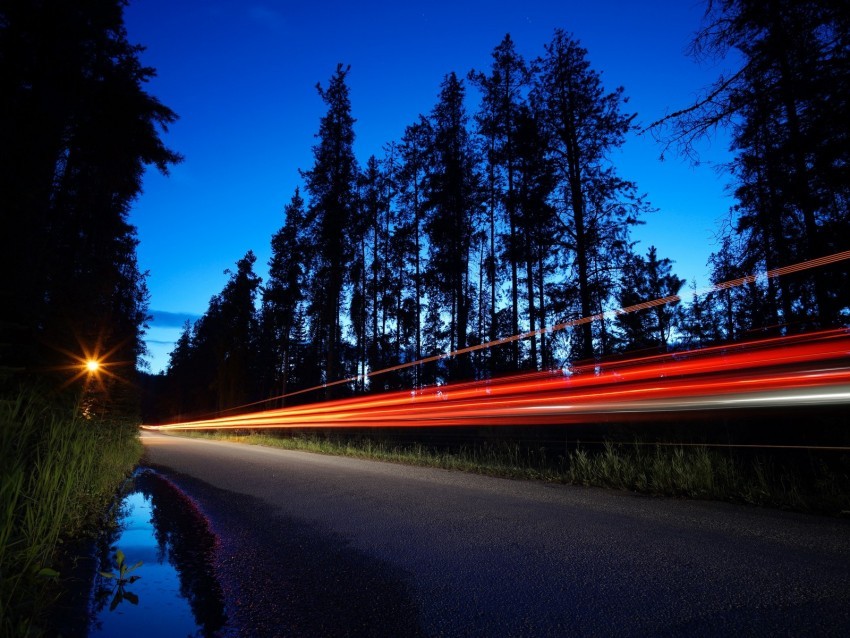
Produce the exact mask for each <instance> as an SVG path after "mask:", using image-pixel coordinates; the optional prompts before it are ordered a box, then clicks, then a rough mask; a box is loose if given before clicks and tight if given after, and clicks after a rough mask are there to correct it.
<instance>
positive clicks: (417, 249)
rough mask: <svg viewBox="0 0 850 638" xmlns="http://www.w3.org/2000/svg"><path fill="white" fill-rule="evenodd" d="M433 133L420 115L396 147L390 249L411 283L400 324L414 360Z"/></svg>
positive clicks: (419, 332) (418, 353) (419, 335)
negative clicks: (393, 228)
mask: <svg viewBox="0 0 850 638" xmlns="http://www.w3.org/2000/svg"><path fill="white" fill-rule="evenodd" d="M432 134H433V133H432V129H431V123H430V122H429V121H428V119H427V118H425V117H423V116H420V117H419V120H418V121H417V122H415V123H414V124H411V125H410V126H408V127H407V128H406V129H405V131H404V136H403V137H402V140H401V143H400V144H399V147H398V152H399V157H400V163H399V166H398V169H397V171H396V173H395V182H396V188H397V189H398V198H397V200H398V209H397V211H396V212H397V224H396V233H395V237H394V241H393V247H394V250H395V251H396V252H397V253H398V255H399V262H400V264H401V265H402V268H403V269H405V270H408V271H409V273H410V274H409V279H410V280H411V281H412V289H411V290H410V292H409V293H408V296H407V298H406V299H405V301H404V302H403V306H404V307H405V309H406V312H405V313H404V315H403V317H402V318H401V321H402V323H403V325H404V326H405V327H406V329H407V330H410V331H412V332H413V335H414V344H413V349H412V352H411V353H410V356H411V357H412V359H413V360H414V361H418V360H420V359H421V358H422V312H423V303H422V301H423V298H424V296H425V286H424V282H423V277H424V263H423V256H422V251H423V234H424V229H423V224H424V221H423V220H424V215H425V193H426V189H427V176H428V153H429V150H430V148H431V147H432V144H433V142H432ZM414 383H415V386H416V387H420V386H421V379H420V370H419V368H418V367H416V369H415V380H414Z"/></svg>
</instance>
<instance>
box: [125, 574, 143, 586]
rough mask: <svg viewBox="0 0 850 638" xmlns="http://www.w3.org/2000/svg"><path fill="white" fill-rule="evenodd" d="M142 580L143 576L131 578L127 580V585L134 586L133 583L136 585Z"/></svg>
mask: <svg viewBox="0 0 850 638" xmlns="http://www.w3.org/2000/svg"><path fill="white" fill-rule="evenodd" d="M140 578H141V576H130V578H128V579H127V583H128V584H130V585H132V584H133V583H135V582H136V581H137V580H139V579H140Z"/></svg>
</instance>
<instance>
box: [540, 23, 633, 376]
mask: <svg viewBox="0 0 850 638" xmlns="http://www.w3.org/2000/svg"><path fill="white" fill-rule="evenodd" d="M537 66H538V67H539V69H540V72H539V73H538V74H537V77H536V79H535V83H534V88H533V91H532V96H531V99H532V101H533V103H534V104H536V105H538V108H539V110H540V115H541V118H542V121H543V123H544V127H545V129H544V130H545V132H546V135H547V137H548V138H549V159H550V161H551V162H552V165H553V167H554V170H555V178H556V186H555V190H556V194H555V195H554V197H553V202H554V204H555V208H556V211H557V215H558V216H557V220H558V223H559V230H560V235H559V236H560V238H561V245H562V246H563V248H564V249H565V251H566V256H567V259H566V262H565V263H564V264H563V267H565V268H566V269H567V270H568V272H569V273H570V276H571V277H572V282H570V283H568V284H567V285H566V286H565V290H564V293H565V294H564V295H563V297H562V300H563V304H564V307H563V308H562V311H563V312H566V313H568V314H570V315H572V316H573V317H590V316H592V315H595V314H597V313H599V312H600V311H601V310H602V309H603V306H604V304H605V302H606V301H607V300H608V298H609V297H610V296H611V294H612V293H613V282H614V279H613V278H611V277H608V276H607V275H608V273H607V272H606V271H605V269H604V268H602V267H596V266H597V265H604V264H611V263H616V262H617V261H618V258H617V255H618V251H620V252H621V251H622V250H623V249H624V248H625V246H626V244H627V238H628V228H629V226H631V225H633V224H635V223H637V218H638V215H639V214H640V213H641V212H643V211H645V210H647V207H646V205H645V204H644V203H643V200H642V199H641V198H640V197H639V196H638V195H637V187H636V185H635V184H634V183H632V182H629V181H626V180H623V179H621V178H620V177H619V176H618V175H617V174H616V172H615V170H614V168H613V166H611V165H610V163H609V154H610V153H611V152H612V151H613V150H614V149H616V148H618V147H619V146H621V145H622V144H623V141H624V139H625V135H626V133H627V132H628V131H629V130H631V129H632V120H633V118H634V116H633V115H625V114H623V113H621V112H620V107H621V105H622V104H624V103H625V99H624V97H623V89H622V87H620V88H618V89H616V90H614V91H613V92H611V93H606V92H605V90H604V88H603V86H602V81H601V78H600V76H599V73H597V72H596V71H594V70H593V69H591V68H590V63H589V62H588V60H587V51H586V50H585V49H583V48H582V47H581V46H580V45H579V43H578V41H577V40H575V39H573V38H572V37H570V36H568V35H566V34H565V33H564V32H563V31H561V30H556V31H555V35H554V37H553V39H552V41H551V43H550V44H548V45H547V46H546V55H545V56H544V57H543V58H541V59H540V60H538V61H537ZM574 337H575V338H576V344H575V353H574V354H576V355H578V357H580V358H583V359H586V358H590V357H592V356H593V354H594V339H593V326H592V324H591V323H587V322H586V323H583V324H582V325H581V327H580V329H579V331H578V332H577V333H575V334H574Z"/></svg>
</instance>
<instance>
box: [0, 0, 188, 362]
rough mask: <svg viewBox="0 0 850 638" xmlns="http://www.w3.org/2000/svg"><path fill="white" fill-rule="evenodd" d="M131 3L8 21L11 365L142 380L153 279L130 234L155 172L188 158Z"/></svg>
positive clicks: (2, 14)
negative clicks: (102, 367)
mask: <svg viewBox="0 0 850 638" xmlns="http://www.w3.org/2000/svg"><path fill="white" fill-rule="evenodd" d="M124 5H125V3H124V2H123V1H121V0H91V1H89V2H85V3H68V2H58V1H45V2H20V3H15V2H13V3H3V5H2V7H0V148H2V152H0V207H2V216H0V219H2V222H0V223H2V230H0V260H2V261H0V345H1V346H2V351H0V357H2V365H5V366H13V367H28V368H30V369H37V368H43V367H44V366H55V365H61V364H63V363H65V364H67V363H69V360H68V355H69V354H71V355H75V356H80V355H82V351H81V350H82V348H86V349H88V350H97V351H99V354H101V355H104V354H106V353H109V358H110V361H112V362H123V363H125V364H126V367H125V368H124V369H123V370H122V371H121V374H122V376H123V375H129V374H131V373H132V371H133V370H134V367H135V364H136V363H137V361H138V359H139V356H140V355H141V354H142V353H143V350H144V346H143V343H142V341H141V335H142V329H143V327H144V321H145V317H146V311H147V290H146V288H145V284H144V273H142V272H141V271H140V270H139V268H138V265H137V263H136V255H135V249H136V244H137V239H136V231H135V228H134V227H133V226H132V225H130V224H129V223H128V221H127V216H128V212H129V208H130V205H131V203H132V201H133V199H134V198H135V197H136V196H137V195H138V193H139V192H140V190H141V179H142V175H143V173H144V168H145V166H146V165H149V164H153V165H155V166H156V167H157V168H158V169H159V170H160V171H162V172H163V173H166V172H167V168H168V166H169V164H172V163H174V162H177V161H179V159H180V158H179V156H178V155H177V154H175V153H173V152H172V151H170V150H168V149H167V148H166V147H165V146H164V144H163V143H162V141H161V139H160V136H159V135H160V133H159V131H160V130H164V129H165V128H166V126H167V125H168V124H170V123H171V122H173V121H174V120H175V119H176V116H175V115H174V113H173V112H172V111H171V110H170V109H168V108H167V107H165V106H163V105H162V104H161V103H160V102H159V101H157V100H156V99H155V98H154V97H152V96H151V95H149V94H148V93H146V92H145V90H144V84H145V83H146V82H147V81H148V80H149V79H150V78H151V77H152V76H153V74H154V71H153V69H150V68H147V67H144V66H142V65H141V63H140V62H139V59H138V54H139V52H140V50H141V49H140V47H138V46H134V45H131V44H130V43H129V42H128V41H127V36H126V32H125V29H124V24H123V8H124Z"/></svg>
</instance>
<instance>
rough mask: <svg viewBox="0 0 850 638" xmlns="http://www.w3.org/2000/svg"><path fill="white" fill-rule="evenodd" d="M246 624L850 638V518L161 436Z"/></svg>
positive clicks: (155, 443) (310, 629)
mask: <svg viewBox="0 0 850 638" xmlns="http://www.w3.org/2000/svg"><path fill="white" fill-rule="evenodd" d="M142 441H143V443H144V444H145V448H146V462H147V463H148V464H150V465H152V466H153V467H155V468H156V469H158V470H159V471H160V472H161V473H163V474H165V475H166V476H167V477H169V478H170V479H171V480H172V481H174V482H175V483H176V484H177V485H178V486H179V487H180V488H181V489H183V490H184V491H185V492H186V493H187V494H188V495H189V496H190V497H191V498H192V499H194V500H195V502H197V503H198V505H199V506H200V508H201V509H202V511H203V512H204V513H205V514H206V516H207V517H208V519H209V522H210V525H211V527H212V529H213V530H214V531H215V533H216V534H217V535H218V536H219V538H220V543H219V547H218V552H219V556H218V557H217V563H216V565H217V567H216V568H217V570H218V572H219V574H220V577H221V578H222V580H223V582H224V584H225V591H226V596H227V598H228V603H227V605H228V615H229V616H230V618H231V620H232V622H233V626H234V627H238V630H234V631H233V633H235V634H241V635H287V636H290V635H305V636H309V635H371V636H377V635H387V636H407V635H425V636H578V635H582V636H595V635H618V636H659V635H671V636H694V635H718V636H721V635H723V636H725V635H741V634H745V635H794V636H797V635H836V636H839V635H841V636H846V635H850V521H848V520H846V519H829V518H822V517H815V516H807V515H801V514H795V513H788V512H778V511H772V510H765V509H758V508H751V507H745V506H736V505H730V504H723V503H708V502H695V501H685V500H679V499H669V498H656V497H646V496H639V495H634V494H630V493H625V492H617V491H612V490H602V489H596V488H583V487H575V486H563V485H547V484H541V483H535V482H526V481H513V480H506V479H497V478H491V477H484V476H477V475H470V474H465V473H460V472H450V471H446V470H438V469H429V468H417V467H408V466H402V465H396V464H390V463H381V462H373V461H361V460H356V459H349V458H338V457H330V456H322V455H316V454H310V453H304V452H292V451H284V450H276V449H271V448H263V447H258V446H248V445H241V444H237V443H220V442H212V441H206V440H198V439H182V438H178V437H172V436H165V435H161V434H153V433H148V432H146V433H144V434H143V435H142Z"/></svg>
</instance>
